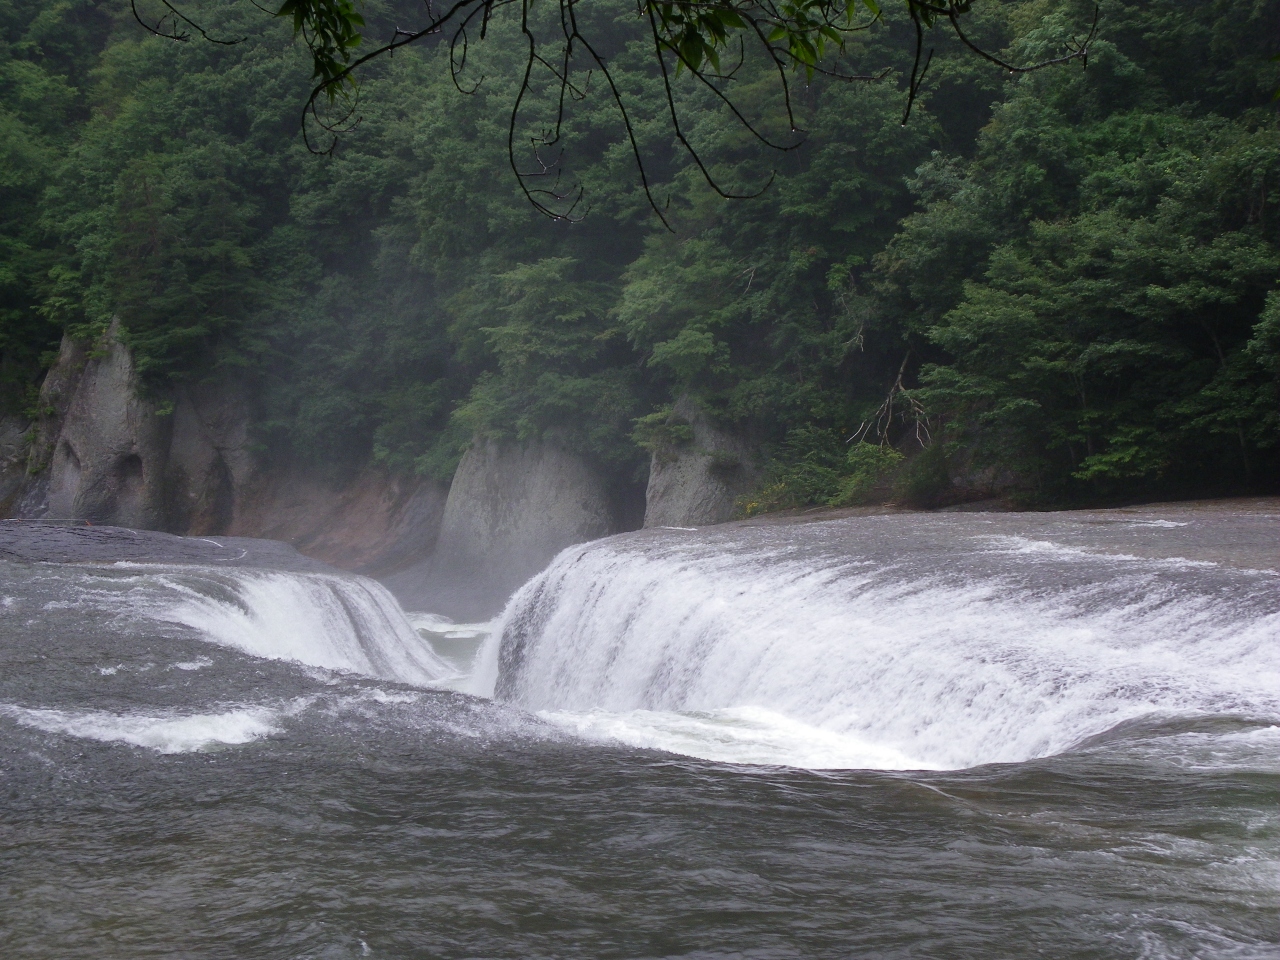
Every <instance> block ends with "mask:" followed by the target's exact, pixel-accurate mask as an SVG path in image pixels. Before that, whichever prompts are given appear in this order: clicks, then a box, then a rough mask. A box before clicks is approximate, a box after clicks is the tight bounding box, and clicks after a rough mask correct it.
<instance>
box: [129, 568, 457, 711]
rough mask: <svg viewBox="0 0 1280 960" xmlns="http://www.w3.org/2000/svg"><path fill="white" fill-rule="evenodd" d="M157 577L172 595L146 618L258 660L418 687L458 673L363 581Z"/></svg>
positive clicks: (186, 574)
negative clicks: (187, 630)
mask: <svg viewBox="0 0 1280 960" xmlns="http://www.w3.org/2000/svg"><path fill="white" fill-rule="evenodd" d="M159 579H160V580H161V582H162V583H163V584H164V585H165V586H167V587H168V588H169V590H167V591H166V592H165V594H164V595H163V597H162V598H161V599H160V600H159V601H158V602H157V603H156V604H154V607H155V608H154V609H153V610H152V611H151V616H153V617H154V618H155V619H159V620H166V621H169V622H172V623H177V624H181V625H183V626H186V627H189V628H190V629H191V630H193V631H195V632H196V634H197V635H199V636H201V637H202V638H203V639H206V640H209V641H211V642H213V643H217V644H221V645H222V646H226V647H233V648H235V649H237V650H241V651H243V652H245V653H248V654H251V655H253V656H256V657H266V658H269V659H273V660H293V661H297V662H298V663H304V664H308V665H310V666H315V667H323V668H326V669H330V670H345V671H350V672H353V673H360V674H364V675H366V676H371V677H379V678H382V679H384V680H395V681H399V682H401V683H408V684H415V685H420V686H421V685H426V684H431V683H433V682H435V681H438V680H441V679H444V678H447V677H449V676H451V675H453V674H455V673H456V671H455V670H453V669H452V668H451V667H450V666H449V665H448V664H446V663H445V662H444V661H443V660H441V659H440V658H439V657H438V656H436V654H435V653H434V652H433V651H432V649H431V647H430V646H429V645H428V644H427V643H426V641H424V640H423V639H422V638H421V637H420V636H419V635H418V633H417V632H416V631H415V630H414V629H413V627H412V625H411V624H410V623H409V622H408V620H406V619H405V615H404V613H403V611H401V609H400V606H399V604H397V603H396V601H395V598H394V597H392V596H391V594H390V593H388V592H387V590H386V588H384V587H383V586H382V585H381V584H379V583H377V582H376V581H374V580H370V579H367V578H365V577H357V576H338V575H331V574H314V573H305V574H304V573H277V572H266V571H259V570H234V571H230V570H227V571H223V570H208V569H202V568H184V569H181V570H178V569H175V568H170V572H168V573H165V574H163V575H162V576H161V577H160V578H159ZM175 593H176V598H175V597H174V594H175Z"/></svg>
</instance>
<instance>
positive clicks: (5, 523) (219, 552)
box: [0, 520, 333, 573]
mask: <svg viewBox="0 0 1280 960" xmlns="http://www.w3.org/2000/svg"><path fill="white" fill-rule="evenodd" d="M0 561H18V562H25V563H117V562H120V561H127V562H129V563H163V564H171V563H172V564H198V565H200V566H211V567H256V568H261V569H267V570H290V571H294V572H299V573H328V572H333V568H332V567H330V566H328V565H327V564H324V563H321V562H320V561H318V560H312V559H310V558H308V557H304V556H302V554H300V553H298V551H297V550H294V549H293V548H292V547H290V546H289V545H288V544H284V543H277V542H275V541H272V540H258V539H253V538H249V537H218V538H216V539H215V538H212V537H176V536H174V535H173V534H169V533H160V532H157V531H154V530H131V529H126V528H123V527H110V526H105V527H99V526H92V525H90V524H87V523H85V522H84V521H80V522H79V523H75V524H72V523H65V522H60V521H51V520H0Z"/></svg>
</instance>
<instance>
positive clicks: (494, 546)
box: [385, 440, 627, 619]
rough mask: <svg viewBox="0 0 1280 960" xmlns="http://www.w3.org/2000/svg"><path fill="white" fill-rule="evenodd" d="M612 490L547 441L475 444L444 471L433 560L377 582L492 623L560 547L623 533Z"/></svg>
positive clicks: (407, 599) (411, 602)
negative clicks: (444, 498) (449, 476)
mask: <svg viewBox="0 0 1280 960" xmlns="http://www.w3.org/2000/svg"><path fill="white" fill-rule="evenodd" d="M617 493H618V492H617V491H614V490H611V489H610V488H609V485H608V484H607V483H606V481H605V479H604V478H603V477H602V476H601V475H600V474H599V473H598V472H597V471H595V470H594V469H593V468H592V467H591V466H590V465H589V464H588V463H587V462H586V461H585V460H584V459H583V458H582V457H580V456H578V455H577V454H574V453H571V452H570V451H568V450H566V449H564V448H562V447H560V446H558V445H556V444H555V443H554V442H552V441H530V442H527V443H514V442H503V441H494V440H489V441H477V442H476V443H475V444H474V445H473V446H472V447H471V449H470V450H468V451H467V453H466V454H465V455H464V456H463V458H462V462H461V463H459V464H458V470H457V472H456V473H455V474H454V478H453V484H452V486H451V487H450V489H449V498H448V502H447V503H446V505H445V508H444V516H443V520H442V524H441V528H440V538H439V542H438V544H437V548H436V552H435V556H434V557H433V558H432V559H431V560H430V561H428V562H426V563H423V564H421V565H419V566H418V567H417V568H415V569H413V570H408V571H405V572H404V573H403V574H399V575H396V576H393V577H389V578H387V579H386V581H385V582H386V583H387V584H388V586H390V587H391V589H392V591H393V592H394V593H396V594H397V596H398V597H399V598H400V600H401V602H402V603H404V604H406V605H407V606H409V607H410V608H416V609H427V610H433V611H437V612H440V613H444V614H446V615H448V616H452V617H455V618H460V619H474V618H482V617H489V616H492V615H493V614H495V613H497V612H498V610H499V609H500V608H501V607H502V604H503V603H504V602H505V601H506V599H507V597H509V596H510V595H511V593H512V592H514V591H515V589H516V588H517V587H518V586H520V584H522V583H524V581H525V580H527V579H528V578H529V577H531V576H532V575H533V574H535V573H537V572H538V571H539V570H541V569H542V568H543V567H545V566H546V565H547V563H548V562H549V561H550V560H551V558H552V557H554V556H555V555H556V554H557V553H559V552H560V551H561V550H563V549H564V548H565V547H568V546H571V545H573V544H576V543H583V542H585V541H587V540H594V539H597V538H598V537H604V536H608V535H609V534H612V533H617V532H619V530H621V529H624V528H625V527H626V526H627V524H626V518H625V511H624V510H623V508H622V507H621V506H620V504H619V503H618V499H619V497H618V495H617Z"/></svg>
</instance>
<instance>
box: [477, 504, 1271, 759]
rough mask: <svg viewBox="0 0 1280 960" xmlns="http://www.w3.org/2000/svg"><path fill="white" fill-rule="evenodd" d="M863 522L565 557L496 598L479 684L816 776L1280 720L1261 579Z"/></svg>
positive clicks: (651, 736) (585, 722)
mask: <svg viewBox="0 0 1280 960" xmlns="http://www.w3.org/2000/svg"><path fill="white" fill-rule="evenodd" d="M882 519H884V520H886V521H887V520H892V519H893V518H882ZM824 527H828V528H830V529H827V530H824V529H823V528H824ZM858 529H859V531H865V532H866V536H865V537H864V538H863V539H860V540H858V541H856V542H852V543H851V542H850V540H849V539H848V537H847V534H845V533H843V532H842V529H837V525H835V524H810V525H807V527H806V529H804V530H801V531H798V532H797V531H796V530H791V531H785V532H783V533H771V532H769V531H761V532H748V533H746V534H742V533H740V534H735V535H733V536H736V537H737V539H731V538H730V535H729V534H725V535H720V536H716V535H710V534H709V533H708V535H706V536H702V535H700V536H698V537H686V538H674V537H672V536H671V535H670V534H662V535H656V534H655V535H639V536H633V537H621V538H616V539H613V540H606V541H600V542H597V543H595V544H591V545H588V546H585V547H575V548H570V549H569V550H566V551H564V552H563V553H562V554H561V555H560V556H559V557H558V558H557V559H556V560H555V561H554V562H553V563H552V565H551V566H550V568H548V569H547V570H546V571H545V572H544V573H543V574H541V575H540V576H539V577H537V578H535V579H534V580H533V581H531V582H530V583H528V584H527V585H525V587H523V588H522V589H521V590H520V592H519V593H517V594H516V596H515V597H514V598H513V599H512V600H511V602H510V603H509V605H508V607H507V609H506V611H505V613H504V614H503V616H502V618H501V619H500V621H499V623H498V624H497V628H496V629H495V632H494V634H493V636H492V637H491V638H490V640H489V641H488V642H487V645H486V647H485V649H484V650H483V651H482V653H481V656H480V657H479V658H478V669H477V671H476V674H475V676H474V677H473V678H472V680H471V681H470V684H471V687H470V688H471V690H472V691H473V692H476V693H481V694H485V693H489V694H494V693H496V696H497V697H498V698H499V699H503V700H507V701H510V702H513V703H515V704H518V705H520V706H522V707H524V708H526V709H529V710H533V711H535V712H538V713H539V714H540V715H541V716H543V717H544V718H545V719H547V720H549V721H551V722H553V723H555V724H557V725H558V726H561V727H563V728H566V729H568V730H570V731H572V732H574V733H577V734H580V735H584V736H588V737H594V738H599V739H605V740H614V741H620V742H623V743H627V744H630V745H633V746H641V747H649V748H656V749H663V750H668V751H672V752H676V753H683V754H686V755H692V756H698V757H703V758H706V759H712V760H719V761H725V762H738V763H777V764H787V765H793V766H803V767H811V768H824V767H832V768H834V767H845V768H848V767H861V768H873V769H957V768H964V767H971V766H975V765H979V764H984V763H1002V762H1004V763H1007V762H1019V761H1025V760H1029V759H1034V758H1037V757H1044V756H1048V755H1052V754H1056V753H1060V752H1062V751H1064V750H1067V749H1069V748H1071V747H1072V746H1074V745H1077V744H1080V743H1082V742H1083V741H1085V740H1087V739H1089V738H1091V737H1096V736H1097V735H1099V734H1103V733H1105V732H1107V731H1109V730H1111V729H1112V728H1114V727H1116V726H1117V725H1119V724H1122V723H1125V722H1126V721H1133V720H1138V719H1142V720H1144V721H1162V720H1167V721H1176V720H1185V719H1187V718H1198V717H1220V716H1227V717H1234V718H1239V719H1243V720H1247V721H1251V722H1252V721H1261V722H1270V723H1275V722H1276V721H1277V720H1280V577H1277V576H1276V575H1275V574H1274V573H1270V572H1265V571H1241V570H1225V569H1221V568H1218V567H1216V566H1215V565H1214V564H1212V563H1206V562H1201V561H1196V562H1186V561H1180V560H1177V559H1143V558H1139V557H1135V556H1129V555H1123V554H1100V553H1097V552H1090V551H1088V550H1084V549H1078V548H1076V547H1066V546H1059V545H1058V544H1055V543H1053V542H1051V541H1045V540H1031V539H1028V538H1025V537H1008V536H991V535H980V536H970V537H967V538H965V537H955V536H951V537H949V538H948V541H947V550H946V551H945V552H939V551H931V550H930V549H929V548H928V545H927V544H924V545H923V546H922V545H920V543H917V542H916V541H915V540H913V541H910V542H909V543H908V544H907V545H906V546H904V541H902V540H900V539H894V538H884V537H882V538H881V539H879V540H877V536H878V535H879V534H878V531H879V532H884V531H890V532H892V531H895V530H899V531H900V530H901V526H898V527H896V528H895V527H892V526H891V525H889V524H887V523H886V524H882V525H881V526H880V527H877V526H876V525H875V524H873V523H867V522H864V524H863V526H862V527H859V528H858ZM886 537H887V535H886ZM895 537H897V534H895Z"/></svg>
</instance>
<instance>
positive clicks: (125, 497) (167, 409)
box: [0, 329, 447, 572]
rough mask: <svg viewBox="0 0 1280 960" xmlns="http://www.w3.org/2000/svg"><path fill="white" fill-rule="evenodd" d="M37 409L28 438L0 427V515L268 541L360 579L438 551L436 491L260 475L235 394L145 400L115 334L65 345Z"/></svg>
mask: <svg viewBox="0 0 1280 960" xmlns="http://www.w3.org/2000/svg"><path fill="white" fill-rule="evenodd" d="M40 406H41V411H42V412H41V416H40V418H39V420H38V422H37V423H36V424H35V426H34V428H33V429H32V430H31V431H27V428H26V425H25V424H23V423H21V422H20V421H17V420H14V421H13V422H12V423H11V422H10V421H8V420H6V421H4V422H3V423H0V505H3V506H4V507H5V509H4V513H5V515H13V516H17V517H21V518H27V519H43V520H87V521H90V522H91V523H95V524H113V525H118V526H122V527H133V528H138V529H144V530H160V531H166V532H169V533H175V534H185V535H195V536H206V535H219V534H232V535H242V536H250V537H269V538H272V539H276V540H282V541H284V542H287V543H290V544H292V545H293V546H295V547H297V548H298V549H300V550H301V551H303V552H304V553H306V554H308V555H309V556H313V557H315V558H317V559H320V560H324V561H326V562H329V563H332V564H334V565H335V566H341V567H345V568H347V569H359V570H367V571H370V572H377V571H380V570H390V569H397V568H399V567H404V566H409V565H411V564H413V563H415V562H417V561H419V560H421V559H422V558H423V557H425V556H427V555H428V554H430V552H431V550H432V548H433V547H434V545H435V539H436V536H437V534H438V532H439V529H440V519H441V517H442V516H443V513H444V502H445V495H446V492H447V488H446V487H445V486H444V485H443V484H440V483H437V482H435V481H431V480H427V479H425V478H423V479H416V478H402V477H394V476H391V475H389V474H388V473H386V472H385V471H379V470H375V469H365V470H363V471H361V472H359V473H358V474H356V475H354V476H352V477H348V478H346V479H345V480H343V481H342V482H335V481H326V480H324V479H321V478H317V477H315V476H314V475H313V474H312V473H309V472H308V471H305V470H301V469H297V468H294V467H291V466H289V465H287V464H286V465H279V464H276V465H270V466H264V465H263V464H262V463H261V462H260V460H259V458H258V457H257V456H255V454H254V448H253V445H252V439H251V437H250V423H251V421H252V410H251V407H250V403H249V400H248V391H246V390H245V389H243V388H242V385H240V384H236V383H234V382H230V381H221V382H218V383H189V384H180V385H178V386H176V387H174V388H172V389H170V390H168V391H166V392H165V393H164V394H163V395H159V396H148V395H147V394H146V392H145V391H143V390H141V389H140V384H139V382H138V377H137V373H136V370H135V367H134V363H133V358H132V356H131V355H130V353H129V350H128V349H127V348H126V347H125V346H124V345H123V344H122V343H121V342H120V341H119V339H118V338H117V336H116V330H115V329H112V330H111V331H110V332H109V333H108V334H107V336H106V337H104V338H103V339H102V341H100V342H99V343H97V344H93V345H87V344H84V343H79V342H76V341H73V340H70V339H66V340H64V341H63V344H62V348H61V352H60V354H59V357H58V360H57V362H56V363H55V364H54V365H53V367H52V368H51V369H50V371H49V373H48V375H47V376H46V378H45V382H44V385H43V387H42V389H41V393H40ZM28 439H29V443H28Z"/></svg>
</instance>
